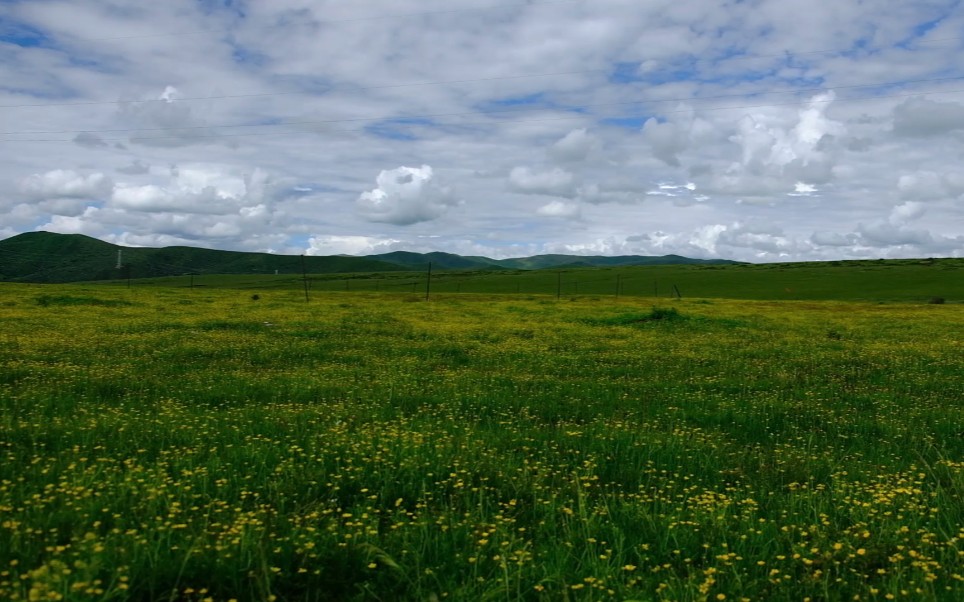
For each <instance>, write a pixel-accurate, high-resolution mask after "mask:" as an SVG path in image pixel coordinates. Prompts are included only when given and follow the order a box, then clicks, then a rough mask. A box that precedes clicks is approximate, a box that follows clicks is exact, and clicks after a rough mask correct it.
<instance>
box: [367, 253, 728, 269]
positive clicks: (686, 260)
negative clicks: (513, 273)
mask: <svg viewBox="0 0 964 602" xmlns="http://www.w3.org/2000/svg"><path fill="white" fill-rule="evenodd" d="M366 257H368V258H370V259H377V260H379V261H387V262H390V263H396V264H398V265H404V266H406V267H409V268H411V269H413V270H424V269H425V267H426V266H427V265H428V262H430V261H431V262H432V266H433V267H435V268H438V269H443V270H457V269H474V270H480V269H504V270H544V269H550V268H576V267H583V268H604V267H625V266H638V265H696V264H700V265H727V264H735V263H740V262H738V261H730V260H727V259H692V258H690V257H682V256H680V255H662V256H648V255H618V256H614V257H609V256H605V255H558V254H555V255H533V256H532V257H516V258H513V259H490V258H488V257H478V256H463V255H453V254H452V253H438V252H435V253H412V252H409V251H395V252H392V253H381V254H378V255H366Z"/></svg>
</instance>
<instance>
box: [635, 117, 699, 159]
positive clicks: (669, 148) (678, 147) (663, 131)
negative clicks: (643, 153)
mask: <svg viewBox="0 0 964 602" xmlns="http://www.w3.org/2000/svg"><path fill="white" fill-rule="evenodd" d="M643 138H644V139H645V140H646V142H647V143H648V144H649V146H650V148H652V150H653V156H655V157H656V158H657V159H659V160H660V161H662V162H663V163H665V164H667V165H669V166H671V167H679V166H680V161H679V157H678V155H679V154H680V153H681V152H683V151H684V150H686V147H687V145H688V142H689V141H688V139H687V136H686V132H684V131H683V130H682V128H680V127H679V125H677V124H675V123H670V122H660V121H658V120H656V119H655V118H652V117H651V118H649V119H647V120H646V123H645V124H643Z"/></svg>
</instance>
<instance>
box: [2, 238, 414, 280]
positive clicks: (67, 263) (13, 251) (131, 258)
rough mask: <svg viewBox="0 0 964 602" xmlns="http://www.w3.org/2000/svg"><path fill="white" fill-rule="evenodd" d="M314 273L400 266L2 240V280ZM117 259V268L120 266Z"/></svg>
mask: <svg viewBox="0 0 964 602" xmlns="http://www.w3.org/2000/svg"><path fill="white" fill-rule="evenodd" d="M302 260H303V261H304V269H305V270H306V271H308V272H310V273H312V274H326V273H350V272H389V271H399V270H402V269H404V268H403V267H400V266H398V265H395V264H392V263H386V262H383V261H377V260H374V259H371V258H366V257H344V256H329V257H310V256H306V257H304V258H303V259H302V257H300V256H298V255H274V254H271V253H243V252H237V251H218V250H212V249H201V248H195V247H164V248H160V249H155V248H146V247H122V246H119V245H114V244H111V243H107V242H104V241H102V240H97V239H96V238H91V237H89V236H84V235H82V234H53V233H50V232H27V233H24V234H19V235H17V236H14V237H11V238H8V239H6V240H2V241H0V280H6V281H9V282H78V281H91V280H114V279H118V278H127V277H128V276H129V277H131V278H157V277H164V276H179V275H182V274H190V273H196V274H274V273H276V272H277V273H279V274H300V273H301V271H302ZM118 263H120V264H121V266H122V267H121V268H118V267H117V265H118Z"/></svg>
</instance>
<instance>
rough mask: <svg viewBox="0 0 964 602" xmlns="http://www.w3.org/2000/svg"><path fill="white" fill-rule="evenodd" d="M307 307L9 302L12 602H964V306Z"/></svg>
mask: <svg viewBox="0 0 964 602" xmlns="http://www.w3.org/2000/svg"><path fill="white" fill-rule="evenodd" d="M923 267H930V266H923ZM729 269H730V268H726V270H729ZM800 269H803V270H806V268H800ZM868 269H869V268H868ZM895 269H896V268H895ZM625 273H628V272H625ZM647 273H648V272H647ZM666 273H669V272H666ZM673 273H674V274H678V275H682V274H685V273H688V272H686V271H683V270H680V271H678V272H673ZM700 273H701V272H700V271H699V270H695V271H693V274H696V275H698V274H700ZM708 273H712V274H717V273H719V274H722V273H725V270H724V271H721V272H717V271H709V272H708ZM747 273H750V272H749V271H748V272H747ZM777 273H779V272H777ZM786 273H796V272H792V271H791V270H790V269H788V270H787V272H786ZM552 276H554V275H552ZM479 278H490V276H479ZM491 278H495V277H494V276H491ZM679 278H680V283H678V286H679V287H680V288H681V290H683V292H684V295H685V294H686V289H685V288H684V283H683V282H682V280H681V278H682V276H680V277H679ZM922 281H923V280H921V279H919V280H917V281H915V282H918V283H919V282H922ZM491 282H499V281H498V280H493V281H491ZM755 282H759V281H755ZM850 282H853V281H852V280H848V283H850ZM553 284H554V283H553ZM748 286H749V285H748ZM759 286H762V285H759ZM881 286H883V285H881ZM952 286H956V285H954V284H951V283H944V286H943V288H942V292H943V291H951V292H948V293H945V294H946V295H947V296H948V299H949V300H953V298H954V297H953V290H954V289H953V288H952ZM493 287H494V285H493ZM761 290H762V289H761ZM880 290H884V289H880ZM887 290H893V289H887ZM312 294H313V296H312V299H311V303H308V304H306V303H304V297H303V292H302V291H300V290H298V289H296V288H291V289H284V288H279V289H276V290H271V289H266V290H264V291H263V292H261V293H260V299H258V300H253V299H252V298H251V290H214V289H210V288H196V289H194V290H191V289H187V288H171V287H164V288H149V287H144V286H141V287H137V286H135V287H134V288H132V289H131V290H127V289H126V288H118V287H105V286H87V287H82V286H26V285H2V286H0V599H23V600H25V599H51V600H53V599H66V600H128V599H129V600H203V599H207V598H211V599H213V600H230V599H236V600H239V601H241V600H264V599H277V600H435V599H437V600H444V599H450V600H473V601H474V600H610V599H611V600H679V601H702V600H722V599H726V600H739V599H749V600H760V601H764V600H766V601H770V600H776V601H783V600H787V601H789V600H795V601H796V600H803V599H805V598H808V597H809V598H810V599H812V600H854V599H859V600H885V599H889V598H887V597H886V596H888V595H891V596H893V597H894V598H895V599H907V600H911V599H914V600H921V599H923V600H948V601H952V600H954V601H956V600H958V599H961V597H962V596H964V582H962V579H964V567H962V564H964V563H962V550H961V542H962V538H964V437H962V436H961V435H962V434H964V420H962V409H964V399H962V396H961V395H960V394H959V393H957V392H959V391H964V359H962V358H964V354H962V351H964V348H962V347H964V306H962V305H960V304H947V305H930V304H927V303H904V304H893V305H890V304H888V305H879V304H877V303H851V302H826V301H808V302H796V301H774V300H764V301H732V300H731V301H727V300H719V299H716V300H704V299H692V300H691V299H689V298H684V299H683V300H669V299H660V300H654V299H652V298H643V299H639V298H635V299H634V298H626V297H621V298H620V299H616V298H615V297H614V296H606V297H604V296H601V295H600V296H598V297H597V298H595V299H594V298H593V297H592V296H589V295H587V296H582V295H580V296H578V297H576V298H575V300H572V297H569V296H566V297H564V298H563V299H562V300H560V301H557V300H556V299H555V297H554V295H552V294H549V295H533V296H532V298H527V296H525V295H516V294H514V293H513V294H510V295H483V294H474V295H473V294H462V295H455V294H451V293H444V292H443V293H441V294H440V295H439V296H438V297H437V298H435V300H433V301H431V302H428V303H426V302H410V301H418V300H419V299H421V298H422V296H421V295H418V294H412V293H411V292H408V293H406V294H401V295H389V294H386V293H383V292H379V293H374V292H371V293H363V292H349V293H345V292H344V291H341V292H339V293H338V294H335V293H334V292H332V293H328V294H323V293H322V292H321V291H319V290H317V289H315V290H314V291H313V293H312ZM44 298H46V299H47V302H46V303H44V302H41V301H40V299H44ZM57 300H60V301H57Z"/></svg>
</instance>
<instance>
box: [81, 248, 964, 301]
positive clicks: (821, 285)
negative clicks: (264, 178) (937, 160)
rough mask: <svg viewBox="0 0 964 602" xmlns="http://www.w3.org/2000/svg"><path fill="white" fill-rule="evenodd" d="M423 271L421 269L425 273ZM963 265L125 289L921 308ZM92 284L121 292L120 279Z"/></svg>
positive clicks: (194, 279)
mask: <svg viewBox="0 0 964 602" xmlns="http://www.w3.org/2000/svg"><path fill="white" fill-rule="evenodd" d="M426 267H427V266H426ZM962 276H964V259H955V258H944V259H889V260H860V261H838V262H816V263H814V262H811V263H783V264H741V265H725V266H724V265H655V266H625V267H611V268H580V267H568V268H559V269H542V270H494V271H492V270H489V271H487V270H441V271H440V270H435V271H434V272H433V273H432V276H431V283H427V280H428V274H427V272H426V271H423V272H373V273H353V274H307V275H306V276H305V277H303V276H302V275H301V274H277V275H276V274H264V273H261V274H259V273H250V274H194V275H183V276H172V277H164V278H143V279H134V280H133V281H131V286H134V287H136V286H147V287H164V288H234V289H239V290H240V289H244V290H251V291H252V292H256V291H260V290H275V291H279V290H302V288H303V286H304V284H305V282H304V281H305V280H307V284H308V288H309V290H310V291H311V292H317V293H326V292H370V293H384V294H394V295H399V294H419V293H421V294H424V293H425V291H426V288H427V286H426V285H427V284H429V286H428V288H429V290H430V292H435V293H444V294H452V293H456V294H459V293H472V294H502V295H505V294H510V295H550V296H553V297H557V298H562V297H573V296H575V297H579V296H584V295H595V296H610V297H618V296H628V297H652V298H665V299H669V298H678V297H684V298H689V297H693V298H704V299H705V298H724V299H752V300H766V299H772V300H788V301H792V300H796V301H800V300H823V301H843V300H846V301H869V302H914V303H925V302H928V301H930V300H932V299H934V298H940V299H945V300H946V301H948V302H960V301H961V300H964V277H962ZM99 284H104V285H108V286H109V285H114V286H118V285H119V286H127V285H128V282H127V281H124V280H114V281H102V282H100V283H99Z"/></svg>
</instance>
